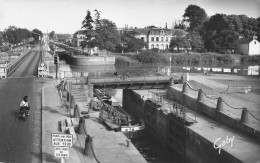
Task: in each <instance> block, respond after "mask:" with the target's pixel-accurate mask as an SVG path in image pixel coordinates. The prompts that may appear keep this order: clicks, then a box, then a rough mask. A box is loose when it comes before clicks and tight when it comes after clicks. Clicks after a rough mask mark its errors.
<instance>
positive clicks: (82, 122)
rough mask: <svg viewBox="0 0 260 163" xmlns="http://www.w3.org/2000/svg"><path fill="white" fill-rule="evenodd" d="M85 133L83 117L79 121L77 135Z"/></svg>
mask: <svg viewBox="0 0 260 163" xmlns="http://www.w3.org/2000/svg"><path fill="white" fill-rule="evenodd" d="M84 132H85V119H84V118H83V117H81V118H80V119H79V126H78V130H77V133H78V134H83V133H84Z"/></svg>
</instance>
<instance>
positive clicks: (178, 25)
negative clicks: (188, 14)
mask: <svg viewBox="0 0 260 163" xmlns="http://www.w3.org/2000/svg"><path fill="white" fill-rule="evenodd" d="M173 28H174V29H182V30H185V29H186V28H187V27H186V25H185V23H184V21H183V20H180V19H178V20H175V21H174V23H173Z"/></svg>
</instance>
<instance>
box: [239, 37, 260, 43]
mask: <svg viewBox="0 0 260 163" xmlns="http://www.w3.org/2000/svg"><path fill="white" fill-rule="evenodd" d="M253 40H256V37H254V36H253V37H248V38H240V39H238V40H237V41H236V42H235V43H236V44H249V43H250V42H251V41H253Z"/></svg>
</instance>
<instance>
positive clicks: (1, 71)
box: [0, 62, 7, 78]
mask: <svg viewBox="0 0 260 163" xmlns="http://www.w3.org/2000/svg"><path fill="white" fill-rule="evenodd" d="M6 68H7V62H5V63H0V78H6V77H7V75H6Z"/></svg>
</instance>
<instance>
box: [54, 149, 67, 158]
mask: <svg viewBox="0 0 260 163" xmlns="http://www.w3.org/2000/svg"><path fill="white" fill-rule="evenodd" d="M54 156H55V157H69V147H54Z"/></svg>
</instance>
